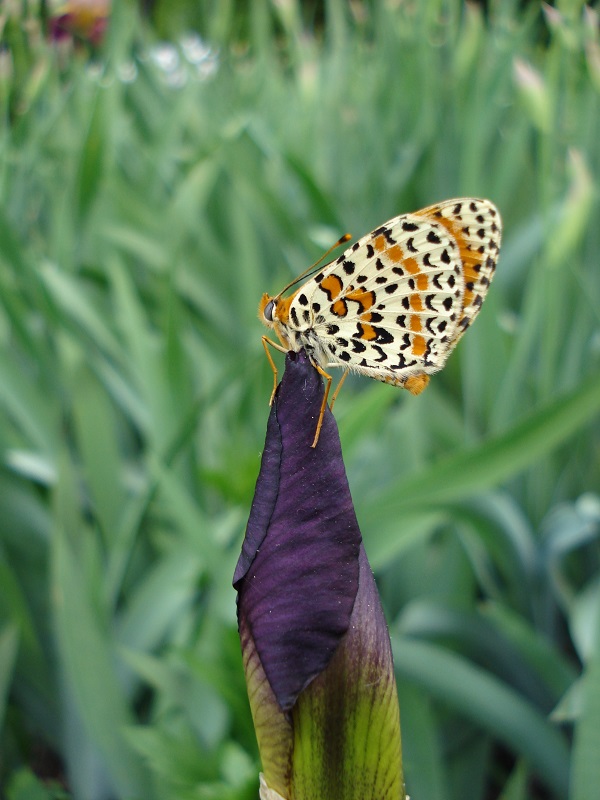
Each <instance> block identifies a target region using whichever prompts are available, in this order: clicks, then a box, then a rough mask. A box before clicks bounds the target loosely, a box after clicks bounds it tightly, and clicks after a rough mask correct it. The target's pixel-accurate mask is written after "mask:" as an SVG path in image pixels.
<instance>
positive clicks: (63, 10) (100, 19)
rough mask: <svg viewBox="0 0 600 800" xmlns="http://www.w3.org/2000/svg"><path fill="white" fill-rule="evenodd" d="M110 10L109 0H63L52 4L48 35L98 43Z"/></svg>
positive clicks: (57, 38) (55, 37)
mask: <svg viewBox="0 0 600 800" xmlns="http://www.w3.org/2000/svg"><path fill="white" fill-rule="evenodd" d="M110 11H111V0H65V2H58V3H55V4H53V6H52V8H51V16H50V36H51V37H52V38H53V39H56V40H61V39H77V40H82V41H87V42H90V44H93V45H98V44H100V42H101V41H102V38H103V36H104V33H105V32H106V28H107V26H108V18H109V16H110Z"/></svg>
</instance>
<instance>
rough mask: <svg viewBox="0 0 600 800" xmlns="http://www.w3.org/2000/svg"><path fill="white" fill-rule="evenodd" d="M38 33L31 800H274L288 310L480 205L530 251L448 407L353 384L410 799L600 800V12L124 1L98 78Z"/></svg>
mask: <svg viewBox="0 0 600 800" xmlns="http://www.w3.org/2000/svg"><path fill="white" fill-rule="evenodd" d="M33 5H35V4H32V6H28V8H29V11H27V10H25V11H24V10H23V9H24V8H25V6H26V4H20V3H14V4H6V5H5V6H4V10H3V11H0V14H1V15H2V17H1V19H0V24H1V25H2V32H3V33H2V35H3V43H4V46H3V49H2V50H1V51H0V113H1V114H2V127H1V130H0V340H1V347H0V453H1V456H2V469H1V471H0V509H1V519H2V523H1V525H0V587H1V590H0V785H1V786H2V787H3V792H4V795H3V796H5V797H6V798H7V800H34V799H35V798H40V800H48V799H49V798H63V797H73V798H77V800H79V799H80V798H82V799H83V798H84V799H85V800H108V798H145V799H151V798H157V799H158V798H160V800H164V798H173V800H192V799H193V800H200V799H202V800H209V799H210V798H221V799H223V798H225V799H229V800H244V799H245V798H256V796H257V785H258V782H257V773H258V762H257V751H256V744H255V741H254V734H253V730H252V723H251V719H250V714H249V710H248V704H247V699H246V693H245V686H244V683H243V677H242V669H241V659H240V654H239V643H238V641H237V632H236V623H235V597H234V593H233V590H232V589H231V576H232V573H233V567H234V564H235V561H236V558H237V555H238V552H239V546H240V542H241V537H242V533H243V528H244V523H245V519H246V517H247V513H248V509H249V504H250V500H251V496H252V491H253V486H254V481H255V478H256V475H257V472H258V465H259V459H260V450H261V446H262V441H263V437H264V427H265V421H266V417H267V413H268V407H267V400H268V397H269V392H270V388H271V380H272V376H271V372H270V369H269V367H268V364H267V363H266V359H265V358H264V352H263V350H262V346H261V341H260V336H261V333H262V332H263V330H262V328H261V326H260V323H259V322H258V320H257V319H256V306H257V304H258V300H259V298H260V296H261V294H262V293H263V292H264V291H277V290H278V289H279V288H280V287H281V286H282V285H283V284H284V282H286V281H288V280H289V279H290V278H291V277H293V276H294V275H296V274H298V273H300V272H301V271H302V270H303V269H304V268H305V267H306V265H307V264H309V263H311V261H312V260H314V259H315V258H316V257H318V255H319V254H320V253H321V252H322V251H323V250H324V249H325V248H326V247H327V246H329V245H330V244H331V243H332V242H333V241H335V239H336V238H337V237H338V236H339V235H340V234H341V233H343V232H344V231H345V230H351V231H352V232H353V233H354V234H355V235H356V236H360V235H362V234H364V233H366V232H367V231H369V230H370V229H371V228H373V227H375V226H376V225H378V224H381V222H383V221H384V220H386V219H388V218H390V217H392V216H394V215H396V214H398V213H402V212H405V211H410V210H414V209H416V208H419V207H422V206H424V205H427V204H428V203H431V202H434V201H436V200H440V199H444V198H447V197H451V196H459V195H474V196H487V197H489V198H490V199H492V200H493V201H494V202H495V203H496V204H497V205H498V206H499V208H500V209H501V212H502V214H503V218H504V227H505V233H504V242H503V247H502V253H501V258H500V263H499V267H498V271H497V275H496V279H495V281H494V284H493V286H492V289H491V291H490V293H489V296H488V299H487V300H486V303H485V306H484V308H483V310H482V313H481V315H480V317H479V318H478V320H477V323H476V324H475V326H474V328H473V330H472V331H470V332H469V333H468V335H467V336H466V337H465V338H464V339H463V340H462V342H461V344H460V346H459V348H458V350H457V352H456V353H455V354H453V356H452V358H451V359H450V362H449V364H448V366H447V368H446V370H445V371H444V373H443V374H441V375H439V376H436V377H435V378H434V379H433V380H432V382H431V385H430V387H429V388H428V389H427V391H426V392H425V393H424V394H423V395H421V396H420V397H418V398H413V397H410V396H409V395H408V393H406V392H400V391H398V390H395V389H393V388H391V387H388V386H384V385H380V384H375V383H371V382H368V381H366V380H364V379H363V380H360V379H355V380H352V381H348V384H347V386H345V387H344V391H343V392H342V393H341V396H340V399H339V401H338V403H337V405H336V416H337V418H338V421H339V425H340V431H341V438H342V444H343V447H344V453H345V457H346V461H347V467H348V473H349V478H350V485H351V488H352V491H353V495H354V499H355V503H356V508H357V513H358V517H359V521H360V523H361V527H362V529H363V534H364V537H365V541H366V546H367V552H368V553H369V556H370V558H371V562H372V564H373V566H374V568H375V570H376V573H377V576H378V579H379V585H380V588H381V592H382V597H383V600H384V604H385V606H386V610H387V613H388V619H389V622H390V627H391V631H392V639H393V643H394V649H395V658H396V667H397V675H398V681H399V691H400V699H401V710H402V721H403V734H404V756H405V771H406V778H407V786H408V790H409V793H410V794H411V796H412V797H413V798H414V800H441V799H442V798H444V800H459V798H461V800H462V798H469V800H489V798H502V800H525V799H526V798H532V799H533V798H536V799H538V800H539V799H540V798H570V800H591V798H593V797H595V796H596V793H597V787H598V785H600V760H599V759H598V758H597V754H598V752H600V635H599V629H600V614H599V609H600V580H599V570H598V562H599V529H600V496H599V494H598V487H599V485H600V457H599V456H600V426H599V424H598V412H599V410H600V314H599V309H600V277H599V273H598V261H599V254H600V226H599V225H598V219H599V215H598V210H599V209H598V179H599V176H600V148H599V147H598V141H599V136H600V35H599V27H598V14H597V12H596V11H594V10H592V9H590V8H586V7H584V6H583V5H582V4H581V3H580V2H576V1H575V0H564V1H563V2H559V3H557V5H556V7H549V6H544V7H541V6H539V5H538V4H537V3H530V4H518V3H516V2H512V1H511V0H495V1H494V0H491V2H490V3H489V4H488V6H487V9H485V10H484V9H483V8H482V7H481V6H477V5H471V4H467V5H463V4H462V3H459V2H458V0H445V1H443V0H430V2H424V3H416V2H415V3H411V2H401V1H400V0H398V1H397V2H390V1H389V0H373V2H355V3H351V4H346V3H343V2H341V0H329V2H327V3H326V4H325V8H324V12H323V14H322V17H320V16H319V15H317V22H319V24H316V25H314V26H311V24H310V17H311V14H307V9H306V7H304V8H303V7H302V6H301V5H300V3H298V2H296V0H285V1H282V2H269V1H268V0H255V2H253V3H252V4H248V6H247V7H246V9H245V13H244V15H243V17H242V18H240V15H239V7H238V6H236V5H235V4H233V3H217V2H208V0H205V1H203V2H200V3H198V4H196V5H197V8H196V12H197V14H198V17H197V19H195V20H191V21H192V22H198V23H199V24H200V34H201V36H199V35H198V34H190V33H180V28H179V27H178V26H180V25H181V19H184V20H185V21H186V23H188V22H190V19H189V18H188V17H186V15H185V10H184V11H182V12H181V13H182V16H181V17H178V16H177V14H175V13H174V16H173V17H172V18H169V13H168V10H167V4H164V3H162V4H161V3H156V4H155V7H154V15H155V16H154V18H153V20H154V23H155V25H156V26H157V27H152V26H151V25H150V24H149V22H148V20H147V19H142V18H141V17H140V16H139V15H138V13H137V11H136V10H135V7H134V5H133V4H130V3H125V2H123V3H114V10H113V19H112V24H111V27H110V30H109V35H108V36H107V38H106V40H105V42H104V44H103V46H102V48H101V49H100V51H99V52H97V53H96V54H94V55H93V56H92V55H91V54H90V52H89V50H87V49H86V48H85V46H83V45H78V46H70V45H69V43H61V44H59V45H53V44H51V43H49V42H47V41H46V39H45V38H44V33H43V29H42V28H41V26H40V24H39V18H38V17H37V16H36V14H35V13H34V11H32V10H31V8H32V7H33ZM174 5H175V4H174ZM181 7H182V8H183V4H182V6H181ZM196 12H195V13H196ZM161 15H162V16H161ZM161 19H162V22H161ZM165 19H166V21H165ZM25 23H26V24H25ZM157 30H158V31H161V34H162V35H166V34H167V33H168V34H169V35H170V36H171V37H172V40H171V42H165V41H162V40H160V39H159V37H158V36H157V33H156V31H157Z"/></svg>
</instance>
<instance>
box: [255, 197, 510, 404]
mask: <svg viewBox="0 0 600 800" xmlns="http://www.w3.org/2000/svg"><path fill="white" fill-rule="evenodd" d="M500 239H501V221H500V214H499V212H498V210H497V209H496V207H495V206H494V205H493V204H492V203H491V202H490V201H488V200H478V199H474V198H461V199H455V200H447V201H444V202H443V203H439V204H437V205H434V206H429V207H428V208H425V209H423V210H421V211H417V212H415V213H413V214H403V215H400V216H398V217H394V218H393V219H391V220H389V221H388V222H386V223H385V224H384V225H382V226H381V227H379V228H377V229H376V230H374V231H372V232H371V233H369V234H367V235H366V236H364V237H363V238H362V239H360V240H359V241H358V242H356V243H355V244H353V245H352V246H351V247H349V248H348V249H347V250H346V251H345V252H344V253H343V254H342V255H341V256H340V257H339V258H337V259H336V260H335V261H332V262H330V263H329V264H327V265H326V266H325V267H322V268H321V269H319V270H318V272H317V273H316V274H315V275H314V276H313V277H311V278H309V279H308V280H307V281H306V282H305V283H304V284H303V285H302V286H300V288H299V289H297V290H296V291H295V292H294V293H293V294H291V295H290V296H288V297H286V298H283V297H281V293H280V295H277V296H274V297H271V296H269V295H264V296H263V298H262V301H261V304H260V308H259V315H260V316H261V319H262V321H263V322H264V323H265V324H266V325H267V326H268V327H271V328H273V329H274V331H275V333H276V334H277V336H278V338H279V340H280V342H281V344H282V346H283V349H286V350H295V351H298V350H300V349H302V348H304V350H305V351H306V353H307V355H308V356H309V358H310V359H311V361H312V362H313V364H314V365H315V366H316V367H317V368H320V370H321V371H322V372H326V371H327V370H328V369H330V368H331V367H341V368H342V369H344V370H345V371H352V372H357V373H360V374H363V375H367V376H368V377H371V378H375V379H377V380H380V381H384V382H385V383H390V384H392V385H394V386H402V387H404V388H406V389H408V390H409V391H411V392H412V393H413V394H419V392H421V391H422V390H423V389H424V388H425V386H427V383H428V381H429V376H430V375H432V374H434V373H436V372H438V371H439V370H441V369H442V368H443V366H444V364H445V363H446V360H447V358H448V356H449V355H450V353H451V352H452V350H453V349H454V347H455V346H456V344H457V342H458V341H459V339H460V338H461V336H462V335H463V333H464V332H465V331H466V329H467V328H468V327H469V325H470V324H471V323H472V321H473V320H474V319H475V317H476V316H477V314H478V313H479V309H480V308H481V304H482V302H483V300H484V298H485V295H486V293H487V290H488V287H489V285H490V281H491V279H492V277H493V274H494V270H495V268H496V262H497V258H498V252H499V248H500Z"/></svg>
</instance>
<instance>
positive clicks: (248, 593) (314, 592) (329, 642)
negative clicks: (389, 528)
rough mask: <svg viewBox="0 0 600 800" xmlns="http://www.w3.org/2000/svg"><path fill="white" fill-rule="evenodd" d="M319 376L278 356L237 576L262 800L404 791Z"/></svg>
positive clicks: (385, 682) (388, 661) (381, 623)
mask: <svg viewBox="0 0 600 800" xmlns="http://www.w3.org/2000/svg"><path fill="white" fill-rule="evenodd" d="M322 398H323V383H322V380H321V377H320V376H319V374H318V373H317V372H316V370H315V369H314V367H313V366H312V365H311V363H310V361H309V360H308V358H307V356H306V354H305V353H304V352H303V351H301V352H299V353H294V352H290V353H288V354H287V356H286V369H285V374H284V376H283V380H282V381H281V384H280V385H279V387H278V389H277V394H276V396H275V399H274V402H273V406H272V408H271V414H270V417H269V422H268V426H267V437H266V442H265V449H264V452H263V457H262V463H261V468H260V474H259V476H258V480H257V483H256V491H255V494H254V501H253V503H252V509H251V512H250V518H249V520H248V527H247V530H246V537H245V539H244V543H243V546H242V553H241V555H240V558H239V561H238V564H237V567H236V570H235V575H234V586H235V588H236V589H237V591H238V623H239V631H240V639H241V643H242V653H243V659H244V670H245V674H246V683H247V686H248V694H249V698H250V706H251V709H252V716H253V719H254V726H255V730H256V735H257V739H258V745H259V750H260V755H261V760H262V765H263V770H264V774H263V775H262V776H261V798H262V800H279V798H284V800H404V798H405V793H404V783H403V778H402V756H401V749H400V717H399V710H398V700H397V694H396V684H395V679H394V671H393V663H392V654H391V647H390V641H389V635H388V630H387V626H386V623H385V619H384V616H383V611H382V608H381V603H380V601H379V596H378V594H377V588H376V586H375V581H374V578H373V574H372V572H371V569H370V567H369V563H368V561H367V557H366V554H365V551H364V548H363V545H362V538H361V534H360V530H359V527H358V523H357V520H356V515H355V513H354V507H353V505H352V498H351V496H350V490H349V487H348V481H347V478H346V472H345V469H344V463H343V461H342V452H341V446H340V440H339V436H338V432H337V426H336V423H335V420H334V418H333V415H332V414H331V412H330V411H329V409H327V411H326V413H325V417H324V421H323V427H322V430H321V435H320V438H319V442H318V444H317V447H316V448H314V449H313V448H312V447H311V444H312V441H313V437H314V433H315V426H316V424H317V419H318V415H319V410H320V407H321V400H322Z"/></svg>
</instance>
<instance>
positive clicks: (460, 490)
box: [363, 375, 600, 526]
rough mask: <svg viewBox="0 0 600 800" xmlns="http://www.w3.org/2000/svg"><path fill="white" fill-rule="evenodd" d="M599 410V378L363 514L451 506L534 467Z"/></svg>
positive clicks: (374, 516)
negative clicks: (527, 468)
mask: <svg viewBox="0 0 600 800" xmlns="http://www.w3.org/2000/svg"><path fill="white" fill-rule="evenodd" d="M599 411H600V375H596V376H594V377H593V378H591V379H589V380H588V381H587V382H586V383H584V384H582V385H581V386H580V387H579V388H578V389H576V390H575V391H573V392H571V393H570V394H568V395H566V396H564V397H562V398H560V399H559V400H557V401H556V402H554V403H551V404H549V405H547V406H545V407H544V408H542V409H539V410H538V411H536V412H535V413H534V414H532V415H531V416H529V417H528V418H526V419H525V420H524V421H523V422H520V423H518V424H517V425H515V427H514V428H512V429H510V430H509V431H507V432H506V433H505V434H503V435H501V436H498V437H496V438H495V439H491V440H487V441H485V442H483V443H482V444H481V445H480V446H479V447H474V448H469V449H468V450H463V451H462V452H459V453H458V454H456V455H452V456H448V457H446V458H445V459H443V460H441V461H439V462H437V463H436V464H433V465H432V466H431V467H428V468H427V469H425V470H422V471H421V472H419V473H417V474H416V475H414V476H411V477H409V478H406V479H404V480H403V481H401V482H399V483H397V484H396V485H395V486H394V487H393V489H389V490H386V491H385V492H384V493H382V494H381V495H380V497H379V498H378V499H377V502H376V504H371V505H370V506H367V508H366V509H363V513H364V514H365V516H366V518H367V520H368V524H369V525H372V526H376V525H377V523H378V520H380V519H384V520H387V519H390V518H394V517H396V518H400V519H401V515H402V514H403V513H405V511H406V510H414V507H415V506H416V507H419V506H425V507H426V508H427V509H428V510H429V511H431V510H432V509H433V508H434V507H435V506H439V505H443V504H445V503H449V502H456V501H457V500H461V499H463V498H465V497H470V496H471V495H474V494H476V493H477V492H482V491H484V490H485V489H489V488H491V487H493V486H496V485H498V484H499V483H501V482H502V481H506V480H508V478H510V477H512V476H513V475H516V474H517V473H519V472H521V471H522V470H524V469H525V468H526V467H528V466H530V465H531V464H534V463H535V462H536V461H538V460H539V459H540V458H541V456H543V455H545V454H546V453H548V452H549V451H551V450H552V449H554V448H555V447H557V446H558V445H559V444H561V443H562V442H564V441H565V440H567V439H568V438H569V437H570V436H572V435H573V434H574V433H575V432H576V431H577V430H579V429H580V428H581V427H583V426H584V425H586V424H587V423H588V422H589V421H590V420H591V419H592V418H593V417H594V416H596V415H597V414H598V412H599Z"/></svg>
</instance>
